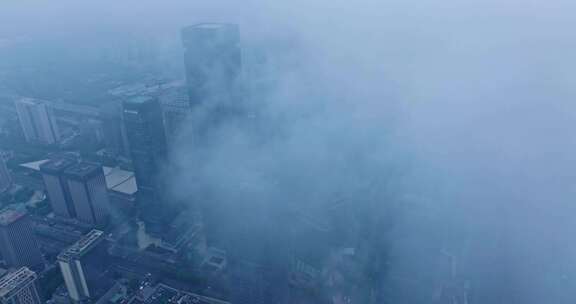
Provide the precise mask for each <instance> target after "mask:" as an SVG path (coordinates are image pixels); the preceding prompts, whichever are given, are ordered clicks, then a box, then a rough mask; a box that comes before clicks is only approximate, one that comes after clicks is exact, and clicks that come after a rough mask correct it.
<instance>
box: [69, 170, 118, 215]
mask: <svg viewBox="0 0 576 304" xmlns="http://www.w3.org/2000/svg"><path fill="white" fill-rule="evenodd" d="M64 176H65V178H66V182H67V188H68V190H69V191H70V198H71V201H72V203H73V205H74V210H75V212H76V218H77V219H78V220H80V221H82V222H85V223H88V224H92V225H103V224H105V223H106V221H107V219H108V214H109V208H110V202H109V200H108V189H107V188H106V180H105V178H104V171H103V170H102V166H98V165H94V164H89V163H79V164H76V165H73V166H71V167H69V168H68V169H66V171H64Z"/></svg>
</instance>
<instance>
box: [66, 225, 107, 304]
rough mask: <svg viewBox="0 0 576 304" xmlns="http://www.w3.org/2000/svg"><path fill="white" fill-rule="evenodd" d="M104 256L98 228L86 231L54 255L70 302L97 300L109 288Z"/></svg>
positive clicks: (101, 233)
mask: <svg viewBox="0 0 576 304" xmlns="http://www.w3.org/2000/svg"><path fill="white" fill-rule="evenodd" d="M107 257H108V255H107V253H106V243H105V240H104V233H103V232H102V231H99V230H92V231H90V232H89V233H88V234H86V235H85V236H83V237H82V238H81V239H80V240H79V241H78V242H76V243H75V244H74V245H72V246H71V247H69V248H68V249H66V250H64V251H63V252H62V253H60V254H59V255H58V264H59V265H60V271H61V272H62V276H63V277H64V283H65V285H66V289H67V290H68V294H69V296H70V299H72V301H74V303H80V302H83V301H88V300H91V299H97V298H98V297H99V296H101V295H102V294H103V293H104V292H105V291H106V290H107V289H108V288H110V287H111V280H109V277H108V276H107V273H108V272H107V269H106V267H107V264H108V262H107V261H106V259H107ZM112 284H113V282H112Z"/></svg>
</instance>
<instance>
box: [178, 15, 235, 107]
mask: <svg viewBox="0 0 576 304" xmlns="http://www.w3.org/2000/svg"><path fill="white" fill-rule="evenodd" d="M181 37H182V42H183V44H184V49H185V51H184V62H185V68H186V80H187V87H188V95H189V98H190V105H191V106H192V107H195V106H198V105H200V104H202V105H203V106H207V107H210V108H213V107H216V108H221V107H224V108H225V107H227V106H230V105H231V104H232V103H233V102H234V101H235V100H234V99H235V95H236V94H238V90H237V89H238V88H237V86H238V79H239V77H240V72H241V66H242V55H241V49H240V32H239V29H238V26H237V25H234V24H221V23H202V24H197V25H192V26H189V27H186V28H184V29H182V32H181Z"/></svg>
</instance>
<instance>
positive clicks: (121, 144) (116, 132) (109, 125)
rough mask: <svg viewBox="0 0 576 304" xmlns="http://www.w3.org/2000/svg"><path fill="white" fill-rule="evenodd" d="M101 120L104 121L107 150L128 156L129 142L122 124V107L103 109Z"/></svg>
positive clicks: (101, 110)
mask: <svg viewBox="0 0 576 304" xmlns="http://www.w3.org/2000/svg"><path fill="white" fill-rule="evenodd" d="M100 119H101V120H102V130H103V132H104V145H105V147H106V150H107V151H108V152H110V153H112V154H116V155H128V152H129V148H128V142H127V140H126V132H125V130H124V126H123V124H122V107H121V106H120V105H118V106H116V104H114V105H107V106H104V107H102V108H101V109H100Z"/></svg>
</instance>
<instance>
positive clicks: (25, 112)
mask: <svg viewBox="0 0 576 304" xmlns="http://www.w3.org/2000/svg"><path fill="white" fill-rule="evenodd" d="M15 104H16V112H17V113H18V119H19V121H20V125H21V127H22V131H23V132H24V136H25V137H26V141H28V142H30V143H40V144H47V145H50V144H55V143H57V142H58V141H59V140H60V133H59V130H58V125H57V124H56V119H55V118H54V113H53V110H52V107H51V106H50V105H48V104H47V103H45V102H43V101H41V100H37V99H32V98H22V99H19V100H17V101H16V103H15Z"/></svg>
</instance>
